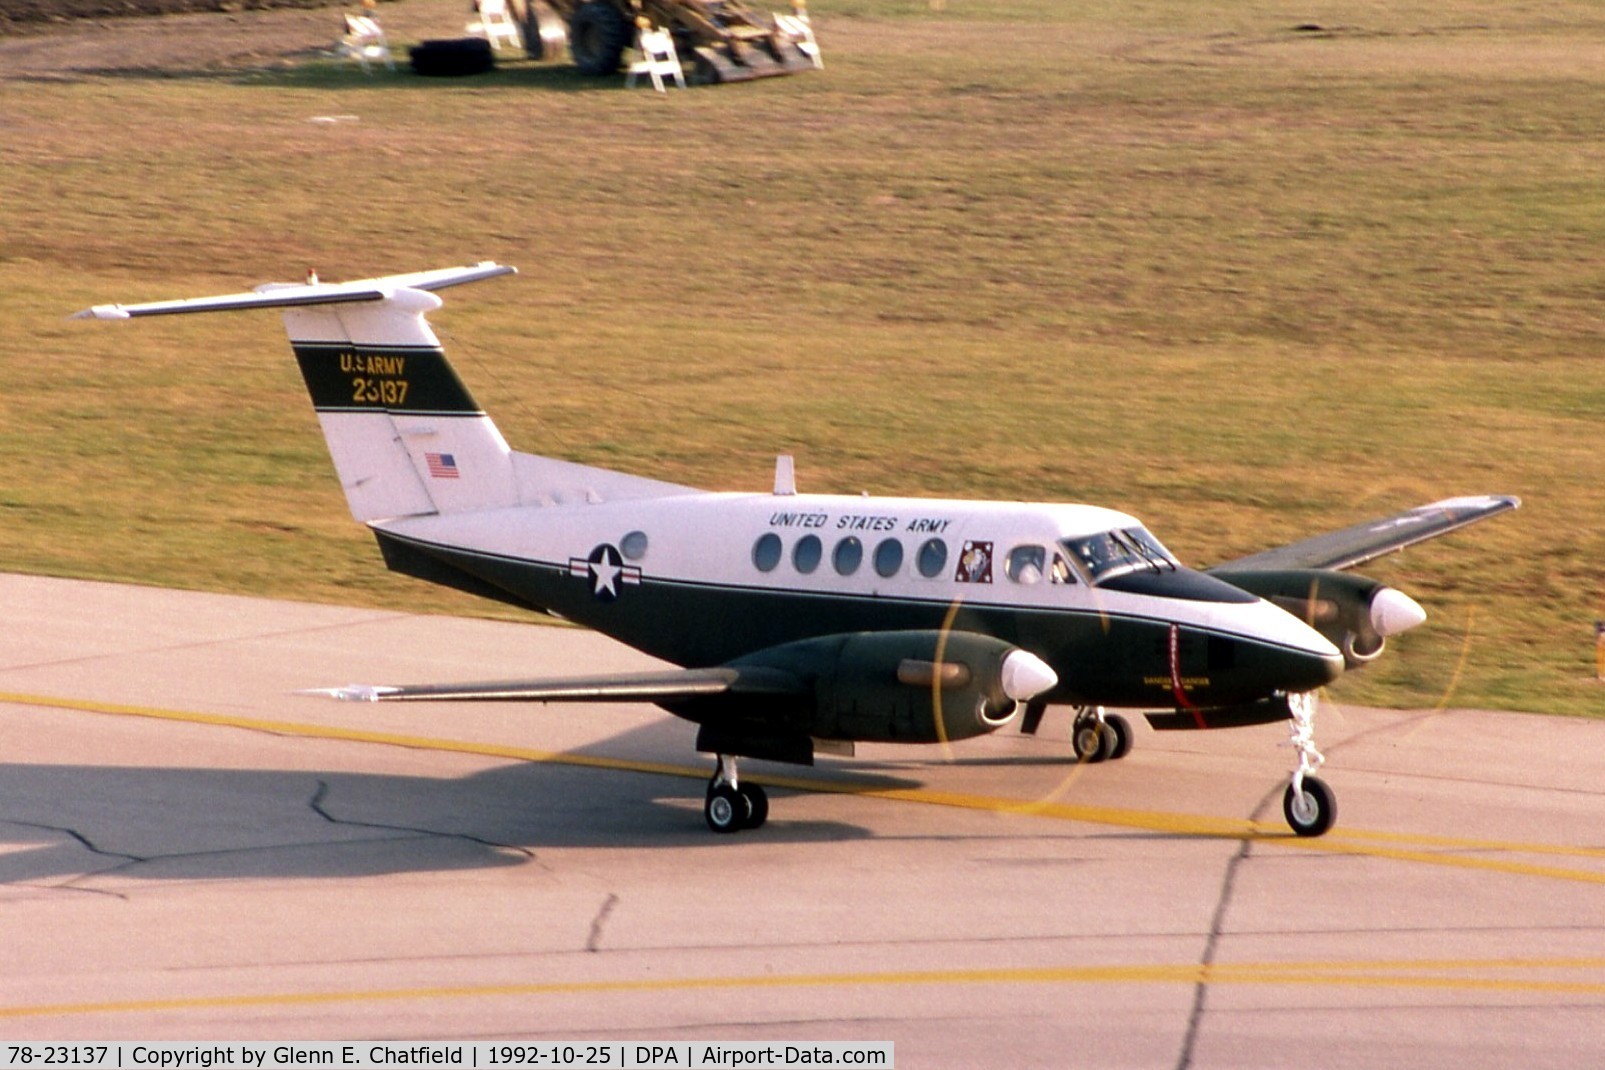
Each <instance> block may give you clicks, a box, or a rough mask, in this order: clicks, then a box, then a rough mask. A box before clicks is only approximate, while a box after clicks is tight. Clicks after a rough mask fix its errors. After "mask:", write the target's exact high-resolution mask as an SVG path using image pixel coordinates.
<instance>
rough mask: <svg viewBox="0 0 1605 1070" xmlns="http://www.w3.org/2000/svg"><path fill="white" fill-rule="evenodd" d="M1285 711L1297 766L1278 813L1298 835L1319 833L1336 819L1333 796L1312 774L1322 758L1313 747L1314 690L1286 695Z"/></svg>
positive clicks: (1329, 789)
mask: <svg viewBox="0 0 1605 1070" xmlns="http://www.w3.org/2000/svg"><path fill="white" fill-rule="evenodd" d="M1287 712H1288V716H1289V718H1290V719H1291V722H1292V737H1291V739H1290V740H1289V742H1290V743H1291V744H1292V747H1293V749H1294V750H1296V751H1297V752H1298V768H1297V769H1295V770H1293V777H1292V780H1291V781H1290V782H1289V783H1288V785H1287V791H1286V792H1285V793H1283V795H1282V814H1283V816H1285V817H1286V818H1287V823H1288V824H1289V825H1291V826H1292V828H1293V831H1294V832H1296V833H1298V834H1299V835H1300V836H1320V835H1322V834H1323V833H1325V832H1326V831H1327V830H1328V829H1330V828H1331V827H1332V823H1333V822H1334V821H1336V820H1337V797H1336V796H1334V795H1333V794H1332V789H1331V788H1329V787H1327V786H1326V781H1324V780H1322V779H1321V778H1320V777H1317V776H1315V775H1314V773H1315V771H1316V770H1317V769H1319V768H1321V763H1323V762H1325V761H1326V758H1324V757H1323V756H1322V755H1321V752H1320V751H1318V750H1316V749H1315V693H1314V692H1313V691H1303V692H1300V693H1298V694H1293V695H1288V696H1287Z"/></svg>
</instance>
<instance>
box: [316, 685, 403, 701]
mask: <svg viewBox="0 0 1605 1070" xmlns="http://www.w3.org/2000/svg"><path fill="white" fill-rule="evenodd" d="M400 690H401V689H400V688H399V687H384V686H379V685H374V684H348V685H347V686H345V687H313V688H308V689H307V690H305V691H297V692H296V694H297V695H309V696H313V697H316V698H332V699H338V700H339V701H341V702H378V701H379V700H380V699H383V698H385V697H387V696H389V695H394V694H395V693H396V692H398V691H400Z"/></svg>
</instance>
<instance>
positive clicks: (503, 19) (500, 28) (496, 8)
mask: <svg viewBox="0 0 1605 1070" xmlns="http://www.w3.org/2000/svg"><path fill="white" fill-rule="evenodd" d="M476 6H477V7H478V8H479V21H477V22H470V23H469V24H468V32H469V33H471V34H475V35H479V36H483V37H484V38H485V40H487V41H489V42H490V47H492V48H494V49H496V50H497V51H501V47H502V46H501V44H500V42H501V40H502V38H506V39H507V43H508V44H510V45H512V46H513V47H514V48H517V47H519V45H520V44H522V43H523V38H522V37H520V36H519V30H518V23H516V22H514V21H513V16H512V15H511V14H509V13H508V11H507V0H479V2H478V4H477V5H476Z"/></svg>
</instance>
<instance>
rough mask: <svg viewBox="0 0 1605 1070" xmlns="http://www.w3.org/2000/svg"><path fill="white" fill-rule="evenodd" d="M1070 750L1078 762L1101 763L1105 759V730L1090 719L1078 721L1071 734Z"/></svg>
mask: <svg viewBox="0 0 1605 1070" xmlns="http://www.w3.org/2000/svg"><path fill="white" fill-rule="evenodd" d="M1070 749H1071V750H1073V751H1075V755H1076V761H1078V762H1101V761H1103V758H1104V729H1103V728H1102V727H1101V726H1100V725H1099V724H1098V722H1097V721H1095V720H1093V719H1091V718H1090V717H1089V718H1088V719H1087V720H1085V721H1077V722H1076V726H1075V728H1074V729H1073V730H1071V733H1070Z"/></svg>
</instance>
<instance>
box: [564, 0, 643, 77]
mask: <svg viewBox="0 0 1605 1070" xmlns="http://www.w3.org/2000/svg"><path fill="white" fill-rule="evenodd" d="M629 46H630V24H629V22H628V21H627V20H626V19H625V17H624V12H623V11H621V10H619V8H618V5H616V4H614V3H613V2H612V0H585V3H583V4H581V5H580V6H579V7H578V8H577V9H575V11H574V17H573V18H571V19H569V21H568V51H569V55H571V56H573V57H574V66H575V67H576V68H578V69H579V72H580V73H581V74H589V75H593V76H601V75H608V74H614V73H617V71H618V69H619V63H620V61H621V60H622V59H623V58H624V50H625V49H626V48H628V47H629Z"/></svg>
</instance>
